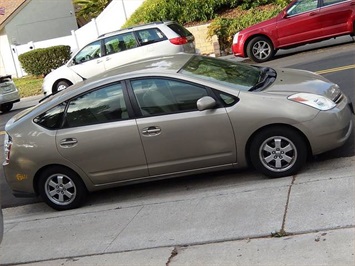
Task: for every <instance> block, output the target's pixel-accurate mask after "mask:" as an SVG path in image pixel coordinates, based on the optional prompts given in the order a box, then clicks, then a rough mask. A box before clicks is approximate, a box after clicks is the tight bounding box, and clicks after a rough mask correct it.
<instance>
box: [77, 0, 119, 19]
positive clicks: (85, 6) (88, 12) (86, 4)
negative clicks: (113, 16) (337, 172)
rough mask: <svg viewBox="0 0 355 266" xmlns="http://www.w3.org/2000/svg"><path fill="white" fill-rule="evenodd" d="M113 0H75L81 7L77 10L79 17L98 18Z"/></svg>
mask: <svg viewBox="0 0 355 266" xmlns="http://www.w3.org/2000/svg"><path fill="white" fill-rule="evenodd" d="M111 1H112V0H73V3H74V4H75V5H76V6H77V7H78V8H79V10H78V11H77V12H76V15H77V16H78V17H83V18H85V19H89V18H96V17H97V16H98V15H100V13H101V12H102V11H103V10H104V9H105V8H106V7H107V6H108V4H109V3H110V2H111Z"/></svg>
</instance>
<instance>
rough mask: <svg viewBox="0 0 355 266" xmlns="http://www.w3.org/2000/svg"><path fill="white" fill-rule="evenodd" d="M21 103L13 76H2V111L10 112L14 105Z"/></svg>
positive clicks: (0, 105)
mask: <svg viewBox="0 0 355 266" xmlns="http://www.w3.org/2000/svg"><path fill="white" fill-rule="evenodd" d="M19 101H20V94H19V91H18V89H17V88H16V86H15V84H14V82H13V80H12V78H11V75H6V76H0V111H1V112H2V113H7V112H9V111H10V110H11V109H12V107H13V105H14V103H16V102H19Z"/></svg>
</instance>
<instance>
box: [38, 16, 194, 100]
mask: <svg viewBox="0 0 355 266" xmlns="http://www.w3.org/2000/svg"><path fill="white" fill-rule="evenodd" d="M194 40H195V38H194V36H193V35H192V33H191V32H189V31H188V30H187V29H186V28H184V27H183V26H181V25H179V24H178V23H176V22H172V21H165V22H155V23H150V24H146V25H141V26H136V27H132V28H128V29H123V30H119V31H115V32H111V33H107V34H104V35H102V36H100V37H99V38H98V39H97V40H95V41H93V42H91V43H89V44H88V45H86V46H85V47H84V48H82V49H81V50H80V51H78V52H77V53H76V54H75V55H74V56H73V57H72V58H71V59H70V60H69V61H68V62H67V63H66V64H65V65H63V66H61V67H59V68H57V69H56V70H54V71H52V72H51V73H49V74H48V75H47V76H46V77H45V78H44V81H43V86H42V90H43V93H44V94H45V95H48V94H51V93H56V92H57V91H60V90H62V89H65V88H67V87H68V86H70V85H72V84H75V83H77V82H79V81H82V80H84V79H87V78H89V77H92V76H94V75H97V74H99V73H102V72H104V71H107V70H109V69H112V68H114V67H117V66H120V65H123V64H126V63H130V62H134V61H136V60H139V59H143V58H148V57H153V56H160V55H169V54H175V53H180V52H185V53H195V52H196V50H195V42H194Z"/></svg>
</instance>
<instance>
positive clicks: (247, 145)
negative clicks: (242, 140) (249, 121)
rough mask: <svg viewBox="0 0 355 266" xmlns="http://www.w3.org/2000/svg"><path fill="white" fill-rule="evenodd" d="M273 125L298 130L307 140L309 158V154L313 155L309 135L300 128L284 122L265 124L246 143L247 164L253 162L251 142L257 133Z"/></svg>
mask: <svg viewBox="0 0 355 266" xmlns="http://www.w3.org/2000/svg"><path fill="white" fill-rule="evenodd" d="M272 127H280V128H282V127H283V128H288V129H291V130H294V131H295V132H297V133H298V134H299V136H301V138H302V139H303V140H304V141H305V143H306V146H307V157H308V158H309V156H311V155H312V148H311V144H310V142H309V140H308V138H307V136H306V135H305V134H304V133H303V132H302V131H301V130H300V129H298V128H296V127H294V126H292V125H289V124H282V123H275V124H270V125H266V126H263V127H261V128H258V129H257V130H256V131H254V133H253V134H252V135H251V136H250V137H249V139H248V141H247V143H246V145H245V158H246V160H247V164H248V166H252V163H251V158H250V145H251V143H252V142H253V140H254V138H255V136H256V135H257V134H259V133H260V132H261V131H263V130H266V129H268V128H272Z"/></svg>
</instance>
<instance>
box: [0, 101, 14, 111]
mask: <svg viewBox="0 0 355 266" xmlns="http://www.w3.org/2000/svg"><path fill="white" fill-rule="evenodd" d="M13 106H14V105H13V103H4V104H2V105H0V111H1V112H2V113H7V112H10V110H11V109H12V107H13Z"/></svg>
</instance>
